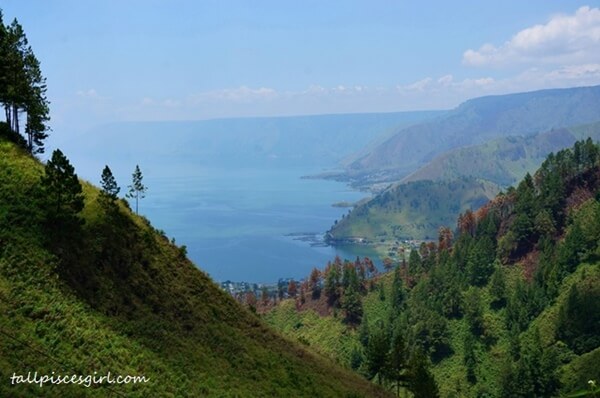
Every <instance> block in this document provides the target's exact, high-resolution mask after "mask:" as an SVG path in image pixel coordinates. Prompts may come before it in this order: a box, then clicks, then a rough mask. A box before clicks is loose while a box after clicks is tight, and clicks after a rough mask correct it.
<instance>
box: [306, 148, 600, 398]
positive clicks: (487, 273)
mask: <svg viewBox="0 0 600 398" xmlns="http://www.w3.org/2000/svg"><path fill="white" fill-rule="evenodd" d="M599 188H600V146H599V145H598V144H595V143H594V142H593V141H592V140H591V139H588V140H585V141H579V142H577V143H576V144H575V145H574V147H573V148H570V149H565V150H563V151H560V152H558V153H556V154H553V155H550V156H549V157H548V159H547V160H546V161H545V162H544V163H543V165H542V166H541V168H540V169H539V170H538V171H537V172H536V173H535V174H534V175H533V176H532V175H527V176H526V177H525V178H524V180H523V181H522V182H521V183H520V184H519V185H518V186H517V187H516V188H510V189H509V190H508V191H507V192H506V193H504V194H501V195H499V196H498V197H497V198H496V199H495V200H494V201H492V202H490V203H489V204H487V205H486V206H484V207H483V208H481V209H480V210H478V211H477V212H473V211H470V210H468V211H466V212H465V213H463V214H461V215H460V216H459V218H458V223H457V227H456V229H455V230H451V229H449V228H445V227H444V228H440V230H439V238H438V240H437V242H433V241H432V242H425V243H423V244H421V246H420V247H419V248H418V249H417V250H411V251H410V254H409V258H408V263H406V261H404V260H403V259H401V261H400V262H399V263H398V264H395V266H396V268H395V269H394V271H393V278H392V283H391V284H389V285H386V287H385V289H384V288H383V286H382V283H381V281H382V280H383V279H382V278H375V277H376V276H377V272H376V270H373V269H370V268H369V265H368V264H369V263H368V262H366V260H365V261H361V260H359V259H357V261H355V262H350V261H344V262H342V261H341V260H340V259H339V258H337V259H336V260H335V261H333V262H332V263H330V264H328V266H327V268H326V269H325V270H324V271H323V272H319V271H318V270H313V272H312V273H311V276H310V277H309V279H308V281H307V291H312V297H313V298H319V297H320V295H321V294H324V295H325V298H326V301H327V302H328V303H329V305H331V306H333V307H334V308H336V309H337V308H339V309H341V310H343V311H344V321H345V322H347V323H348V324H349V325H350V326H352V327H356V328H357V330H358V334H359V339H360V341H361V343H362V346H361V349H359V350H355V352H353V354H352V356H351V366H352V367H353V368H354V369H356V370H358V371H359V372H362V373H363V374H364V375H365V376H367V377H369V378H371V379H374V380H377V381H378V382H379V383H381V384H383V385H387V386H388V387H390V388H391V387H395V388H400V387H404V388H407V389H409V390H411V391H412V392H413V394H414V395H415V396H428V397H433V396H437V394H438V393H437V388H436V387H435V386H436V384H435V380H434V379H433V376H432V375H431V372H430V371H429V364H430V363H433V364H437V363H439V362H440V361H442V360H443V359H444V358H447V357H449V356H451V355H458V356H459V357H460V358H461V360H462V364H461V366H462V367H463V369H464V371H465V372H466V377H467V381H468V382H469V383H470V384H471V386H472V388H473V389H476V393H477V394H480V395H485V394H492V395H494V394H496V395H500V396H510V397H544V396H553V395H556V394H557V393H558V391H559V389H560V388H561V385H560V382H559V374H558V369H559V368H560V365H561V361H563V363H564V360H565V358H567V357H569V355H582V354H585V353H589V352H590V351H592V350H594V349H596V348H597V347H599V346H600V333H599V331H600V307H598V305H599V304H598V303H600V288H599V286H600V283H599V282H600V279H599V278H600V275H599V274H598V273H595V274H593V275H586V276H585V277H583V278H582V279H581V280H580V281H577V282H575V283H573V284H572V285H571V287H570V290H569V291H568V295H567V296H566V299H565V300H564V301H561V303H560V306H559V311H558V316H557V319H556V320H554V321H552V322H554V323H553V326H552V327H553V328H555V330H556V335H555V336H554V338H555V341H556V343H553V344H551V345H548V344H547V343H545V344H544V343H542V339H541V338H540V332H539V331H538V329H537V325H532V320H534V319H536V317H537V316H538V315H539V314H540V313H541V312H542V311H543V310H544V309H546V308H548V306H550V305H553V304H555V303H556V300H557V299H558V298H559V293H560V292H561V291H564V287H563V286H564V284H563V282H564V281H565V278H566V277H567V276H568V275H570V274H571V273H573V272H574V271H575V270H576V269H577V267H578V266H579V264H581V263H583V262H588V263H595V262H598V261H600V189H599ZM515 263H518V264H520V266H521V267H522V269H523V275H522V276H519V275H518V273H516V272H514V269H512V268H511V267H512V266H513V264H515ZM393 265H394V264H393V262H392V261H387V262H386V269H389V268H391V267H392V266H393ZM509 274H510V278H509V277H508V276H509ZM374 289H379V290H380V293H379V296H380V299H381V301H382V303H385V304H382V308H385V309H386V313H387V319H377V320H375V322H369V320H368V319H367V316H366V314H365V313H364V311H363V307H362V302H361V300H362V298H363V296H364V295H365V294H366V293H367V292H368V291H371V290H374ZM563 296H564V295H563ZM498 318H499V319H502V321H503V322H502V323H503V324H501V325H499V324H498V323H496V321H492V319H498ZM451 322H455V324H456V323H457V322H459V323H460V324H464V325H465V328H464V329H463V330H461V332H460V335H459V336H458V338H459V339H462V343H461V344H460V345H459V347H460V350H461V352H453V347H455V348H454V349H456V338H457V336H456V335H455V334H454V333H456V332H453V334H452V335H451V333H450V329H451V328H450V325H451ZM501 336H508V340H509V341H508V343H509V346H510V347H509V349H508V352H504V353H503V355H502V361H504V366H503V367H502V369H496V370H494V371H493V372H496V373H495V377H496V378H497V379H495V380H494V382H493V383H492V385H490V384H489V379H485V377H489V374H490V370H489V369H483V368H482V364H481V358H482V357H484V356H486V355H488V354H484V353H486V352H487V353H489V352H490V350H492V347H494V346H495V345H496V344H497V343H498V341H499V339H500V338H501ZM502 338H504V337H502ZM503 344H505V343H503ZM482 375H486V376H482ZM426 386H429V387H426ZM427 388H429V389H427Z"/></svg>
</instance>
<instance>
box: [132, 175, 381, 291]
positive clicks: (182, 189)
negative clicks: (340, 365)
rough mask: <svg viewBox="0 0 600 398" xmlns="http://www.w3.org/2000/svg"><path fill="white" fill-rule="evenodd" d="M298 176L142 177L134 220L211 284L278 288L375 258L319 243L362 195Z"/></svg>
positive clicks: (361, 249) (354, 249)
mask: <svg viewBox="0 0 600 398" xmlns="http://www.w3.org/2000/svg"><path fill="white" fill-rule="evenodd" d="M318 171H319V170H307V169H300V168H280V169H273V168H229V169H228V168H204V167H203V168H199V169H198V170H186V171H185V175H184V176H181V177H166V176H165V177H157V176H152V175H149V176H148V177H145V180H144V182H145V184H146V185H147V186H148V187H149V190H148V193H147V197H146V198H145V199H143V200H142V201H141V202H140V214H143V215H145V216H147V217H148V218H149V219H150V220H151V222H152V224H153V225H154V226H155V227H156V228H158V229H162V230H164V231H165V232H166V233H167V235H168V236H169V237H173V238H175V239H176V243H177V244H178V245H186V246H187V250H188V256H189V257H190V258H191V260H192V261H194V263H195V264H197V265H198V267H200V268H201V269H203V270H204V271H206V272H208V274H210V276H211V277H212V278H213V279H215V280H216V281H225V280H232V281H247V282H257V283H271V282H276V281H277V280H278V279H279V278H282V277H293V278H297V279H299V278H303V277H307V276H308V274H309V273H310V271H311V269H312V268H313V267H318V268H323V267H324V266H325V265H326V264H327V261H329V260H332V259H333V258H334V257H335V256H336V255H339V256H340V257H342V258H348V259H352V260H353V259H355V258H356V256H361V257H362V256H370V257H372V258H374V257H375V254H374V252H373V251H372V250H371V249H369V248H366V247H359V246H347V247H343V248H334V247H330V246H326V245H323V242H322V235H323V233H324V232H325V231H326V230H328V229H329V227H330V226H331V225H332V224H333V222H334V221H335V220H336V219H340V218H341V217H342V214H344V213H347V212H348V209H344V208H339V207H333V206H332V204H333V203H336V202H341V201H348V202H354V201H357V200H359V199H361V198H363V197H364V196H365V193H361V192H356V191H353V190H351V189H349V188H348V187H347V186H346V185H345V184H343V183H338V182H334V181H325V180H315V179H302V178H300V177H301V176H304V175H307V174H311V173H312V172H318Z"/></svg>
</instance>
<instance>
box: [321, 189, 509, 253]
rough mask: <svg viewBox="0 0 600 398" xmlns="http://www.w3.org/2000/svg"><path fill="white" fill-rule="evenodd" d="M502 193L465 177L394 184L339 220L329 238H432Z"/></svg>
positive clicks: (348, 239)
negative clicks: (440, 229)
mask: <svg viewBox="0 0 600 398" xmlns="http://www.w3.org/2000/svg"><path fill="white" fill-rule="evenodd" d="M499 191H500V187H499V186H497V185H495V184H493V183H490V182H486V181H482V180H477V179H475V178H466V177H465V178H460V179H457V180H453V181H439V182H434V181H415V182H410V183H406V184H395V185H393V186H391V187H389V188H388V189H386V190H385V191H383V192H381V193H380V194H378V195H377V196H375V197H374V198H373V199H371V200H369V201H367V202H366V203H362V204H358V205H357V206H356V207H355V208H353V209H352V211H351V212H350V213H349V214H348V215H346V216H344V217H343V218H342V219H341V220H338V221H337V222H336V223H335V225H333V226H332V227H331V229H330V230H329V231H328V233H327V239H328V240H329V241H330V242H332V243H344V242H348V241H356V240H358V239H361V241H362V242H365V239H366V240H367V241H370V242H371V243H376V242H378V241H380V240H396V239H432V238H434V237H435V236H436V235H437V231H438V229H439V227H440V226H441V225H449V224H451V223H453V220H455V219H456V217H458V215H459V214H460V212H463V211H465V210H467V209H477V208H479V207H480V206H482V205H483V204H484V203H486V202H487V201H489V200H490V199H492V198H493V197H494V196H495V195H496V194H497V193H498V192H499Z"/></svg>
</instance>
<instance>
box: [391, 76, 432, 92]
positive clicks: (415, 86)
mask: <svg viewBox="0 0 600 398" xmlns="http://www.w3.org/2000/svg"><path fill="white" fill-rule="evenodd" d="M432 82H433V79H432V78H431V77H426V78H425V79H421V80H418V81H416V82H414V83H411V84H409V85H407V86H398V90H399V91H403V90H412V91H425V89H427V88H428V87H430V86H431V83H432Z"/></svg>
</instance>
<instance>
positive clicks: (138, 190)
mask: <svg viewBox="0 0 600 398" xmlns="http://www.w3.org/2000/svg"><path fill="white" fill-rule="evenodd" d="M132 177H133V180H132V183H131V185H128V186H127V187H128V188H129V192H128V193H127V195H126V196H127V197H128V198H131V199H135V214H138V201H139V200H140V199H143V198H145V197H146V195H145V194H146V191H147V190H148V187H146V186H145V185H144V184H143V183H142V179H143V176H142V171H141V170H140V166H139V165H136V166H135V170H134V172H133V175H132Z"/></svg>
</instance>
